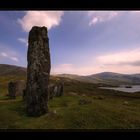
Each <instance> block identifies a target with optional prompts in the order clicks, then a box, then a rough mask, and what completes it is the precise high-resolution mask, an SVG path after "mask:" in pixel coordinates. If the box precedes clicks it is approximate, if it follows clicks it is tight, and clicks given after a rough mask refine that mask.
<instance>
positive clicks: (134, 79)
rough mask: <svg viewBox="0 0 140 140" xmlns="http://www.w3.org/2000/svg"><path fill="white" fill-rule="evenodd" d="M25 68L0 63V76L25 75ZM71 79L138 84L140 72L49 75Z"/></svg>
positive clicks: (115, 83)
mask: <svg viewBox="0 0 140 140" xmlns="http://www.w3.org/2000/svg"><path fill="white" fill-rule="evenodd" d="M26 71H27V70H26V68H24V67H19V66H14V65H7V64H0V76H26ZM57 78H58V79H59V78H61V79H62V78H64V79H67V80H69V79H71V80H78V81H82V82H90V83H103V84H110V85H120V84H140V74H120V73H113V72H102V73H98V74H92V75H87V76H80V75H74V74H58V75H55V76H54V75H53V76H51V79H54V80H55V79H57Z"/></svg>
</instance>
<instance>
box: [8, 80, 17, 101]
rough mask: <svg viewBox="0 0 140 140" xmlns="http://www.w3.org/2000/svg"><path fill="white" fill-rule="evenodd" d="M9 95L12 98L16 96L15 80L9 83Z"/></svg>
mask: <svg viewBox="0 0 140 140" xmlns="http://www.w3.org/2000/svg"><path fill="white" fill-rule="evenodd" d="M8 95H9V96H10V97H11V98H12V99H15V98H16V87H15V84H14V82H12V81H11V82H9V83H8Z"/></svg>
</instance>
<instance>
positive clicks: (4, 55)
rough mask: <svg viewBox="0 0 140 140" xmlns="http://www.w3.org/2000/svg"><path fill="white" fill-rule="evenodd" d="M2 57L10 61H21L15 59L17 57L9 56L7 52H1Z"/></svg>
mask: <svg viewBox="0 0 140 140" xmlns="http://www.w3.org/2000/svg"><path fill="white" fill-rule="evenodd" d="M0 56H1V57H4V58H6V59H7V58H8V59H10V60H13V61H19V59H18V58H17V57H15V56H11V55H10V54H8V53H6V52H1V53H0Z"/></svg>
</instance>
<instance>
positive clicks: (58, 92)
mask: <svg viewBox="0 0 140 140" xmlns="http://www.w3.org/2000/svg"><path fill="white" fill-rule="evenodd" d="M48 88H49V99H53V97H60V96H62V95H63V84H62V83H61V82H60V83H57V84H50V85H49V86H48Z"/></svg>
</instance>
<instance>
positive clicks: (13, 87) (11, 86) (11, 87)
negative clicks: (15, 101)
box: [8, 80, 25, 98]
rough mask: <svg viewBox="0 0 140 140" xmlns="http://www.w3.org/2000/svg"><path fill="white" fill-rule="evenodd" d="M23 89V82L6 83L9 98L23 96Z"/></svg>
mask: <svg viewBox="0 0 140 140" xmlns="http://www.w3.org/2000/svg"><path fill="white" fill-rule="evenodd" d="M24 88H25V81H22V80H20V81H14V82H12V81H11V82H9V83H8V92H9V93H8V94H9V96H10V97H11V98H15V97H16V96H21V95H23V90H24Z"/></svg>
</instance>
